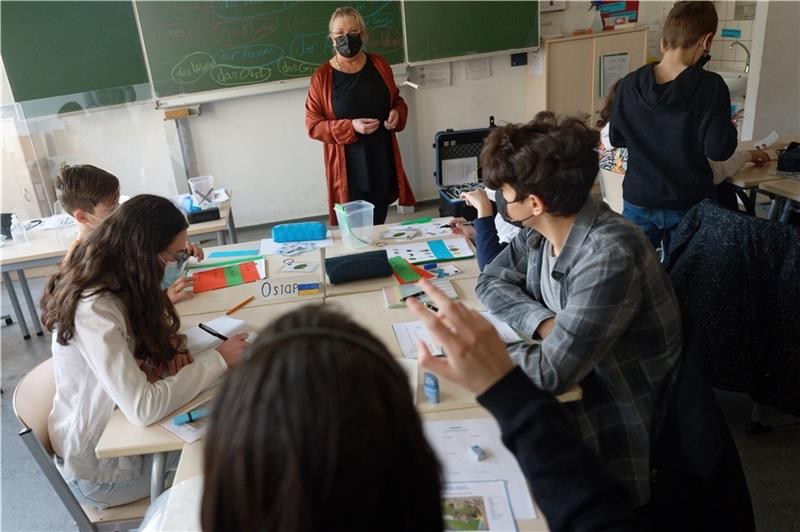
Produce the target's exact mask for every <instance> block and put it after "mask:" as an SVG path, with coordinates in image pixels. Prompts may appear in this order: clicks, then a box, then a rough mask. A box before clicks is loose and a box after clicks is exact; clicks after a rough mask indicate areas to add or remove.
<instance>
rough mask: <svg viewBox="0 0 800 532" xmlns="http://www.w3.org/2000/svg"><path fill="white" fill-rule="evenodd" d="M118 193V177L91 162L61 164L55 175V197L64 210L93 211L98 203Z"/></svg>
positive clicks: (71, 211)
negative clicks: (56, 175)
mask: <svg viewBox="0 0 800 532" xmlns="http://www.w3.org/2000/svg"><path fill="white" fill-rule="evenodd" d="M118 195H119V179H117V178H116V177H114V176H113V175H111V174H109V173H108V172H106V171H105V170H103V169H102V168H98V167H96V166H92V165H91V164H77V165H72V166H70V165H66V164H65V165H63V166H61V169H60V171H59V173H58V177H56V198H58V201H60V202H61V206H62V207H63V208H64V211H66V212H68V213H69V214H73V213H74V212H75V210H77V209H81V210H84V211H86V212H89V213H94V208H95V207H96V206H97V204H98V203H101V202H104V201H108V200H111V199H114V198H115V197H117V196H118Z"/></svg>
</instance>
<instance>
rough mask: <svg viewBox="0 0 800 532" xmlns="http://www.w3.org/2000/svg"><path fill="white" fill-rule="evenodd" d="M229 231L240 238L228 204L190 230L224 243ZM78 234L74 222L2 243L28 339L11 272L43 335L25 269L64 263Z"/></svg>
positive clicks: (7, 280)
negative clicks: (215, 215) (213, 235)
mask: <svg viewBox="0 0 800 532" xmlns="http://www.w3.org/2000/svg"><path fill="white" fill-rule="evenodd" d="M226 231H227V234H229V235H230V238H231V240H232V241H233V242H236V227H235V226H234V222H233V212H232V211H231V208H230V205H228V204H225V205H222V206H221V207H220V219H219V220H213V221H210V222H203V223H199V224H193V225H190V226H189V228H188V229H187V230H186V233H187V234H188V235H189V237H193V236H199V235H205V234H211V233H214V234H216V236H217V242H218V243H219V244H220V245H223V244H225V241H226ZM76 236H77V228H76V227H75V226H74V225H73V226H68V227H65V228H60V229H47V230H42V231H28V233H27V235H26V238H25V240H23V241H22V242H14V241H9V242H7V243H6V244H5V245H4V246H3V247H0V272H2V275H3V283H4V284H5V285H6V290H8V297H9V299H10V300H11V307H12V308H13V309H14V314H15V316H16V318H17V322H18V323H19V328H20V331H22V337H23V338H24V339H26V340H28V339H30V337H31V336H30V333H29V331H28V324H27V321H26V319H25V316H24V314H23V313H22V308H21V307H20V304H19V299H18V298H17V293H16V290H15V289H14V285H13V283H12V281H11V272H16V274H17V278H18V279H19V284H20V287H21V288H22V294H23V296H24V297H25V302H26V303H27V306H28V313H29V314H30V316H31V320H32V323H33V328H34V330H35V331H36V335H37V336H42V335H43V334H44V333H43V331H42V325H41V321H40V320H39V313H38V312H37V311H36V304H35V303H34V301H33V295H32V294H31V290H30V287H29V286H28V278H27V277H26V275H25V270H26V269H30V268H38V267H41V266H52V265H54V264H59V263H61V261H62V260H63V259H64V255H66V253H67V250H68V249H69V247H70V246H71V245H72V243H73V242H74V241H75V238H76Z"/></svg>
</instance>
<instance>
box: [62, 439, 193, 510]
mask: <svg viewBox="0 0 800 532" xmlns="http://www.w3.org/2000/svg"><path fill="white" fill-rule="evenodd" d="M180 457H181V452H180V451H172V452H168V453H167V459H166V465H167V471H168V472H169V471H174V470H175V469H176V468H177V467H178V462H179V461H180ZM59 469H60V468H59ZM152 470H153V455H152V454H147V455H144V456H143V457H142V475H141V476H140V477H139V478H135V479H133V480H128V481H125V482H119V481H118V482H102V483H101V482H90V481H88V480H82V479H77V478H74V479H67V478H65V479H64V480H66V482H67V486H69V489H70V490H71V491H72V493H73V494H74V495H75V498H77V499H78V502H79V503H81V504H83V505H85V506H91V507H92V508H97V509H99V510H105V509H106V508H109V507H111V506H121V505H123V504H128V503H131V502H134V501H138V500H139V499H143V498H145V497H149V496H150V474H151V472H152ZM172 477H173V475H169V474H168V475H167V479H166V484H167V486H169V485H170V484H171V482H172Z"/></svg>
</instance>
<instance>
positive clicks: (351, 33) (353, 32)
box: [331, 30, 361, 39]
mask: <svg viewBox="0 0 800 532" xmlns="http://www.w3.org/2000/svg"><path fill="white" fill-rule="evenodd" d="M345 35H349V36H350V37H358V36H359V35H361V30H350V31H348V32H346V33H345V32H341V33H331V37H333V38H334V39H341V38H342V37H344V36H345Z"/></svg>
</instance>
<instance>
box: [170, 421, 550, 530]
mask: <svg viewBox="0 0 800 532" xmlns="http://www.w3.org/2000/svg"><path fill="white" fill-rule="evenodd" d="M488 416H489V413H488V412H487V411H486V410H484V409H483V408H480V407H477V408H466V409H463V410H458V411H448V412H430V413H425V414H422V419H423V421H442V420H458V419H472V418H479V417H488ZM204 452H205V443H204V442H203V441H197V442H194V443H188V444H186V445H185V446H184V447H183V452H182V453H181V460H180V462H179V463H178V470H177V471H176V473H175V484H177V483H179V482H183V481H185V480H189V479H190V478H193V477H196V476H198V475H202V474H203V472H204V467H203V466H204V463H203V459H204ZM534 506H536V515H537V519H525V520H520V519H518V520H517V526H518V527H519V529H520V531H539V530H549V527H548V526H547V520H546V519H545V518H544V515H543V514H542V511H541V510H540V509H539V506H538V505H537V504H536V500H535V499H534ZM168 511H169V510H168Z"/></svg>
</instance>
